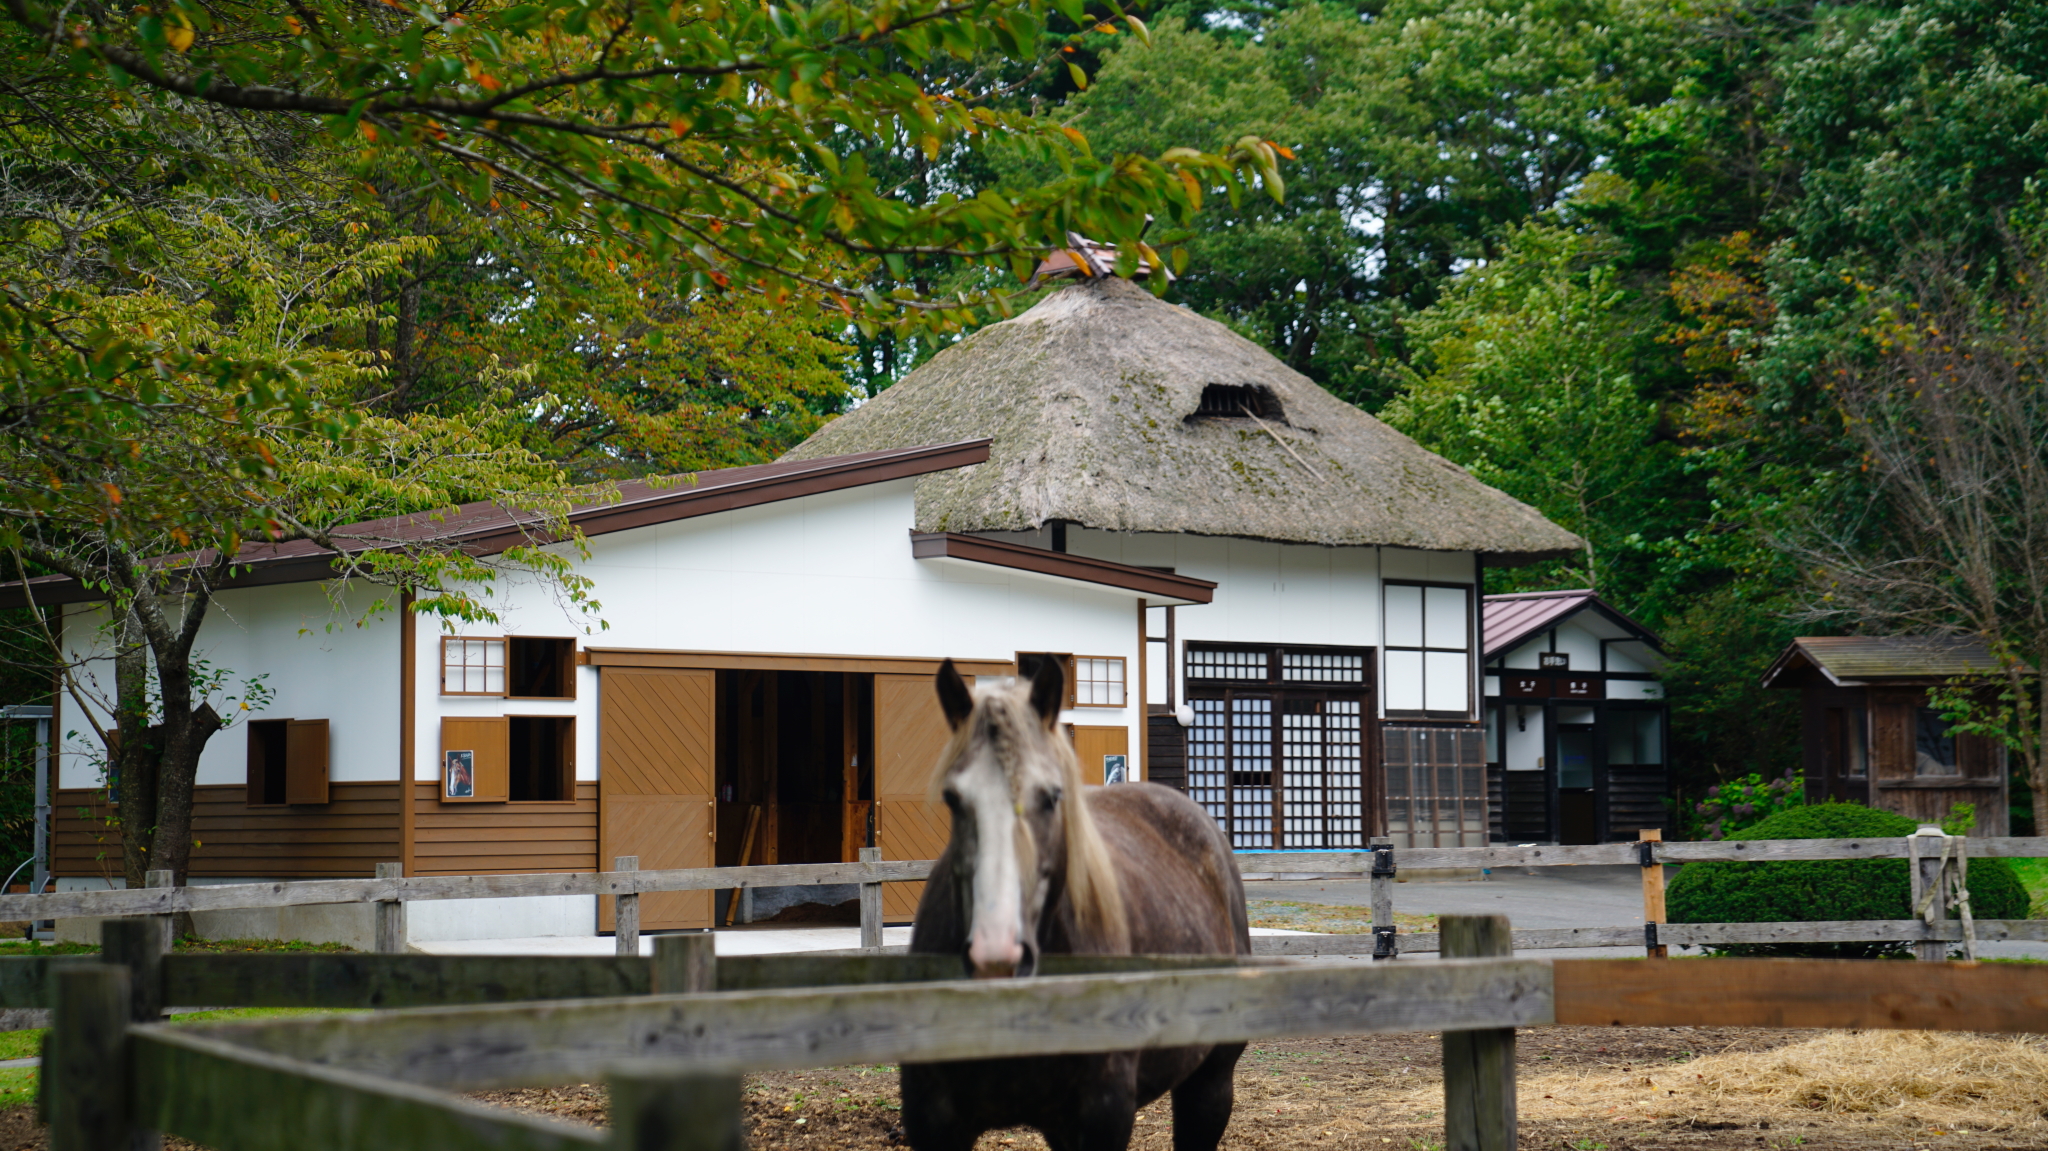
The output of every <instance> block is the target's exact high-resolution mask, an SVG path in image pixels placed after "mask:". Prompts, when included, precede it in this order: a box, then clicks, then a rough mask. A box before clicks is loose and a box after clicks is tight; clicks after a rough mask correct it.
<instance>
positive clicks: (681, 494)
mask: <svg viewBox="0 0 2048 1151" xmlns="http://www.w3.org/2000/svg"><path fill="white" fill-rule="evenodd" d="M988 448H989V441H987V440H963V441H960V442H957V443H950V444H937V445H932V446H928V447H915V448H901V449H895V450H888V451H875V452H859V453H856V454H853V455H845V456H828V457H824V458H821V459H813V460H791V461H777V462H775V463H772V464H755V465H752V466H750V467H744V468H722V469H720V470H718V471H709V472H696V473H694V474H691V475H687V476H671V477H667V478H666V479H662V480H630V481H627V482H625V483H621V484H619V485H618V494H619V498H617V499H604V500H596V501H592V502H590V503H585V504H579V505H576V506H574V507H572V508H571V509H570V511H569V522H570V523H572V524H574V525H575V526H576V527H577V528H579V529H581V530H582V532H583V534H584V535H586V536H596V535H604V534H607V533H609V532H617V531H626V530H628V529H630V528H637V527H646V526H647V525H649V524H659V523H669V522H672V521H675V520H683V519H689V518H691V517H693V516H703V515H711V514H712V513H714V512H724V511H732V510H733V509H735V508H746V507H754V506H756V505H759V504H768V503H775V502H777V501H779V500H787V499H795V498H797V497H799V496H810V495H818V494H821V493H824V492H833V491H839V490H840V489H842V488H852V487H860V486H862V485H865V484H878V483H883V482H886V481H888V480H897V479H907V478H910V477H913V476H921V475H926V474H928V473H931V472H938V471H946V470H948V469H951V468H960V467H966V466H968V465H970V464H978V463H982V462H984V461H986V460H987V459H988ZM544 523H545V520H544V518H543V517H541V516H538V515H535V514H533V513H530V512H523V511H519V510H517V509H513V508H507V507H505V506H504V505H502V504H497V503H493V502H490V501H488V500H486V501H481V502H478V503H469V504H462V505H461V506H459V507H456V508H454V509H452V510H447V511H445V512H443V513H438V514H437V513H430V512H422V513H416V514H412V515H404V516H391V517H388V518H385V519H377V520H365V521H363V522H362V523H356V524H349V525H347V526H344V527H339V528H336V529H334V531H333V532H331V533H330V535H331V537H332V538H333V539H334V540H335V542H336V543H338V544H340V545H341V551H342V552H343V553H348V552H358V551H368V550H370V549H373V548H379V547H391V546H397V545H404V544H414V543H422V542H426V541H436V542H441V543H459V544H460V545H461V546H462V548H463V550H465V551H467V552H469V553H470V554H472V555H479V556H486V555H495V554H497V553H499V552H502V551H504V550H505V549H506V548H508V547H512V546H515V545H518V544H533V543H546V542H550V540H549V537H548V536H547V535H546V533H545V531H544V530H543V525H544ZM207 558H208V557H207V556H205V555H203V554H202V555H201V556H199V557H197V559H198V560H199V561H200V562H205V561H206V560H207ZM336 558H337V553H336V552H335V551H332V550H329V549H327V548H324V547H322V546H320V545H319V544H317V543H314V542H313V541H311V540H294V541H292V542H290V543H285V544H267V543H251V544H245V545H243V547H242V549H241V551H240V552H238V553H236V556H235V563H236V565H237V569H238V570H237V574H236V575H235V577H234V578H233V579H231V580H229V581H227V582H226V583H225V584H223V585H222V586H223V587H230V588H232V587H255V586H260V585H264V584H279V583H305V582H309V581H313V580H322V579H327V578H328V577H330V576H332V575H333V574H334V570H335V569H334V565H335V560H336ZM186 559H187V557H184V556H170V557H166V558H165V559H164V560H163V561H160V562H163V563H166V564H177V563H180V562H184V561H185V560H186ZM31 592H32V593H33V595H34V602H35V603H37V604H39V605H43V606H50V605H55V604H69V603H88V602H92V601H95V600H98V599H101V598H103V597H102V596H100V595H98V594H96V593H94V592H93V591H92V590H91V589H89V588H85V587H82V586H80V585H79V584H78V583H77V582H76V581H75V580H72V579H71V578H69V577H68V576H44V577H40V578H38V579H34V580H31V581H29V584H28V587H27V588H26V589H24V588H23V586H22V585H21V584H20V583H19V582H16V583H11V584H5V585H0V608H8V607H24V606H26V605H27V604H28V602H29V593H31Z"/></svg>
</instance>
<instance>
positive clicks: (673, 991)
mask: <svg viewBox="0 0 2048 1151" xmlns="http://www.w3.org/2000/svg"><path fill="white" fill-rule="evenodd" d="M716 945H717V938H716V937H715V936H714V935H712V933H711V932H708V931H701V932H693V933H691V934H689V935H657V936H655V937H654V978H653V979H652V980H650V982H651V984H652V986H651V987H650V988H649V990H651V991H652V992H653V993H654V994H656V995H682V994H687V993H690V992H695V991H716V990H718V951H717V946H716Z"/></svg>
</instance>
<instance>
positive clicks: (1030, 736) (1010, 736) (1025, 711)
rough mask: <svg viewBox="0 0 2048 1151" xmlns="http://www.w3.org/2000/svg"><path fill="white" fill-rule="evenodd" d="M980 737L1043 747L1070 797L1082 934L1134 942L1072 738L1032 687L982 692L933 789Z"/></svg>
mask: <svg viewBox="0 0 2048 1151" xmlns="http://www.w3.org/2000/svg"><path fill="white" fill-rule="evenodd" d="M976 739H987V740H990V741H992V742H997V743H1011V744H1013V745H1015V746H1016V747H1017V748H1018V750H1019V751H1020V752H1022V753H1023V754H1032V753H1033V752H1034V751H1039V750H1043V751H1044V752H1046V753H1048V754H1050V755H1051V756H1052V760H1053V764H1054V767H1055V769H1056V770H1057V771H1058V772H1059V775H1060V783H1061V785H1062V788H1063V795H1064V797H1065V798H1064V799H1063V800H1062V801H1061V803H1060V822H1061V825H1062V826H1061V830H1062V832H1063V833H1064V835H1065V838H1066V841H1067V860H1066V864H1067V869H1066V870H1067V875H1066V886H1067V902H1068V903H1069V904H1070V905H1071V906H1072V907H1073V910H1074V921H1075V922H1074V926H1075V927H1076V928H1077V929H1078V931H1079V934H1080V935H1081V937H1082V938H1084V939H1087V940H1089V941H1091V942H1093V943H1096V944H1098V945H1101V946H1103V947H1106V948H1107V949H1108V951H1109V953H1110V954H1118V953H1121V952H1123V951H1126V950H1128V949H1129V947H1130V921H1129V920H1128V919H1126V918H1125V915H1124V894H1123V885H1122V884H1121V883H1120V882H1118V880H1117V874H1116V868H1115V866H1114V865H1113V864H1112V863H1111V861H1110V857H1109V845H1108V844H1107V843H1105V842H1104V841H1103V838H1102V831H1101V829H1100V828H1098V827H1096V826H1095V817H1094V816H1093V815H1091V814H1090V813H1089V811H1088V804H1087V802H1086V801H1085V799H1084V798H1083V796H1082V794H1081V788H1082V782H1081V761H1080V759H1079V757H1077V756H1076V755H1075V754H1074V749H1073V748H1072V747H1070V746H1069V745H1068V744H1067V741H1066V740H1064V739H1062V738H1060V736H1059V734H1058V733H1057V732H1056V731H1053V730H1049V729H1047V727H1046V726H1045V724H1044V723H1042V722H1040V721H1039V718H1038V714H1037V712H1035V711H1033V710H1032V708H1031V703H1030V699H1029V695H1028V693H1027V692H1026V691H1015V692H1010V691H1002V692H987V693H982V692H977V693H976V694H975V702H974V713H973V714H972V715H971V716H970V717H969V718H968V720H967V722H965V723H963V724H961V725H960V726H959V727H958V728H956V729H954V731H953V734H952V738H950V739H948V740H947V741H946V750H945V752H944V753H943V754H941V755H940V756H939V762H938V765H937V767H936V768H935V770H934V771H933V774H932V787H931V789H932V791H933V793H934V794H936V793H937V792H938V791H939V789H940V788H942V787H943V786H944V785H945V779H946V772H947V770H948V769H949V768H951V766H952V765H953V764H954V763H955V762H957V761H958V760H959V758H960V756H961V755H962V754H963V753H965V752H966V750H967V748H968V745H969V744H971V743H972V742H974V741H975V740H976Z"/></svg>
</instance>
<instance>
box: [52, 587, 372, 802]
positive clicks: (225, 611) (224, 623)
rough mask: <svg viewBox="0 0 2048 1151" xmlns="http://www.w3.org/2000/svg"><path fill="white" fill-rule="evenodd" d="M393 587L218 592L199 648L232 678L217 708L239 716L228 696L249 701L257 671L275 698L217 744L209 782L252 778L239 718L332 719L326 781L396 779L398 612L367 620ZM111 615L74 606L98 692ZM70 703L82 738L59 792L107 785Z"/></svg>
mask: <svg viewBox="0 0 2048 1151" xmlns="http://www.w3.org/2000/svg"><path fill="white" fill-rule="evenodd" d="M387 590H388V589H383V588H370V587H367V586H366V587H361V588H358V589H353V590H352V592H351V593H350V594H348V595H346V596H343V597H341V599H340V600H339V601H338V602H330V600H329V598H328V591H329V588H328V586H327V585H323V584H281V585H278V586H276V587H258V588H247V589H243V590H238V591H228V592H222V593H221V594H220V595H219V596H218V597H217V599H216V601H215V602H214V604H213V605H212V606H211V608H209V610H208V611H207V614H206V621H205V622H204V623H202V624H201V625H200V628H199V639H198V642H197V643H195V644H194V645H193V649H192V650H193V656H194V658H195V659H202V660H205V661H206V662H207V663H208V664H210V665H211V667H212V669H213V670H215V671H217V672H219V671H224V672H226V673H228V674H227V684H226V686H225V688H224V689H223V691H222V692H220V693H218V694H216V695H215V696H214V697H213V698H214V704H215V706H216V707H218V708H222V709H223V714H229V713H228V711H227V708H228V706H229V705H227V704H225V703H224V702H223V701H224V697H225V696H227V695H237V696H239V695H241V694H242V690H243V688H242V684H243V681H244V680H247V679H249V678H250V677H252V676H257V675H264V676H267V678H266V679H265V680H264V681H263V682H264V684H265V685H266V686H267V687H268V688H269V689H270V691H271V692H272V693H273V698H272V699H271V701H270V702H269V703H268V704H267V705H266V706H264V707H263V708H262V709H261V710H252V711H249V712H241V713H239V714H231V715H229V717H230V718H233V719H236V720H237V722H236V724H235V726H234V727H231V728H229V729H228V730H226V731H222V732H219V733H217V734H216V735H214V737H213V738H212V739H211V740H209V741H208V742H207V745H206V751H205V753H204V754H203V755H202V756H201V758H200V761H199V778H198V782H199V783H202V784H216V783H229V784H233V783H241V782H242V781H243V780H244V779H246V778H247V771H248V740H247V736H246V734H245V733H244V730H243V728H242V726H241V722H240V721H242V720H248V719H326V720H329V721H330V722H329V724H328V732H329V741H330V742H329V746H328V757H329V758H328V778H330V779H333V780H336V781H341V782H352V781H358V780H379V779H397V778H398V745H399V739H398V731H399V714H398V712H399V695H400V692H399V667H400V663H399V654H398V650H399V625H398V619H397V613H396V612H395V611H393V612H387V613H384V614H382V615H379V616H377V617H374V618H367V619H365V618H361V617H362V616H363V614H364V612H365V611H366V610H367V609H368V607H369V606H370V605H371V604H372V603H374V602H375V601H376V600H377V599H378V598H379V596H380V594H381V593H383V592H385V591H387ZM393 598H395V597H393ZM105 618H106V613H105V612H104V611H103V610H102V609H100V608H98V607H73V608H70V609H67V610H66V611H65V614H64V642H65V646H66V647H67V649H69V650H70V651H71V652H73V653H74V654H73V658H83V659H85V660H86V663H85V667H84V675H83V677H82V678H83V680H84V682H85V683H86V685H87V686H88V689H89V690H90V691H91V693H92V694H93V695H95V696H96V697H103V698H111V697H112V696H113V694H114V665H113V662H112V646H111V645H110V643H109V642H108V637H107V635H106V633H105V631H104V630H103V629H102V627H101V624H102V623H103V622H104V621H105ZM63 704H64V708H63V715H62V722H61V724H60V725H59V726H60V728H61V729H62V730H63V731H64V732H67V733H74V732H75V733H76V734H75V735H67V736H65V737H64V742H63V747H62V752H61V756H60V759H59V768H58V779H59V783H58V786H60V787H93V786H97V785H98V784H99V783H100V782H101V780H100V769H99V767H98V766H97V764H98V761H99V760H100V758H101V756H100V753H99V752H98V750H97V748H98V742H99V741H98V739H97V738H96V737H95V736H94V735H93V734H92V727H91V724H89V723H88V722H86V720H85V719H84V717H83V716H81V715H80V714H79V710H78V708H77V706H76V705H75V704H74V703H73V701H71V700H70V699H68V698H67V699H66V700H64V701H63ZM102 719H103V720H104V716H103V717H102Z"/></svg>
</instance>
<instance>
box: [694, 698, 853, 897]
mask: <svg viewBox="0 0 2048 1151" xmlns="http://www.w3.org/2000/svg"><path fill="white" fill-rule="evenodd" d="M872 680H873V677H872V676H869V675H865V674H858V673H843V672H805V671H737V670H733V671H721V672H719V673H718V709H719V721H720V722H719V725H718V866H720V867H732V866H737V865H743V864H765V863H842V862H850V861H852V860H855V859H858V858H859V852H860V849H861V848H862V847H864V846H866V845H867V843H868V835H869V829H868V822H869V821H868V819H867V808H868V807H869V806H871V801H872V800H873V798H874V768H873V764H872V760H873V754H872V751H871V750H870V749H871V747H872V744H873V740H874V731H873V727H874V725H873V721H872V718H871V712H872V711H873V707H872V704H871V702H870V701H871V697H872V694H873V686H872Z"/></svg>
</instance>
